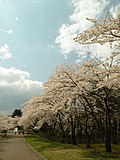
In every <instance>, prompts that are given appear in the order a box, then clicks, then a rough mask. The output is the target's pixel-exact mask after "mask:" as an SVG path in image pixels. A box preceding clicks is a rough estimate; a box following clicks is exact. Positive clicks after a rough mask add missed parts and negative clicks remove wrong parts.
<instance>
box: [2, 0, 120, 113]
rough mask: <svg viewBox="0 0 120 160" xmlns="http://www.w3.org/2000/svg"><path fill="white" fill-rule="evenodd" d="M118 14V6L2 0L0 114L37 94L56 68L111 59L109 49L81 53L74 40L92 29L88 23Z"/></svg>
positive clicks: (112, 1) (110, 0) (100, 1)
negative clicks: (90, 55) (93, 58)
mask: <svg viewBox="0 0 120 160" xmlns="http://www.w3.org/2000/svg"><path fill="white" fill-rule="evenodd" d="M86 4H87V5H86ZM88 6H89V7H88ZM119 9H120V4H119V0H86V1H85V0H0V90H1V92H0V112H4V113H10V112H12V111H13V110H14V109H15V108H19V107H20V105H21V104H22V103H24V102H25V101H27V100H28V99H29V98H31V97H32V96H34V95H37V94H39V93H40V91H41V89H42V83H43V82H44V81H47V79H48V78H49V76H50V75H52V73H53V70H54V69H55V68H56V66H58V65H60V64H63V63H71V64H75V63H80V62H81V61H84V60H85V59H86V58H87V53H88V52H91V53H93V54H95V55H96V54H97V56H99V55H101V56H107V55H109V53H110V48H109V47H108V45H105V46H102V47H101V46H96V45H95V46H93V47H88V46H86V47H83V46H80V45H78V44H77V43H75V42H74V41H73V37H75V35H76V34H77V33H80V32H82V31H83V30H85V29H87V28H89V27H91V24H89V23H88V22H87V21H86V17H90V18H96V17H101V16H103V14H104V13H105V12H106V11H109V12H110V14H111V15H113V16H114V17H115V16H116V15H117V12H118V10H119ZM103 51H104V52H105V53H106V54H104V52H103ZM101 53H102V54H101ZM11 93H12V94H11Z"/></svg>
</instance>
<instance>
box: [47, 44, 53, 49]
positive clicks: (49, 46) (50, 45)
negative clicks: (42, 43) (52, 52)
mask: <svg viewBox="0 0 120 160" xmlns="http://www.w3.org/2000/svg"><path fill="white" fill-rule="evenodd" d="M47 47H48V48H51V49H53V48H54V47H55V46H54V45H52V44H48V46H47Z"/></svg>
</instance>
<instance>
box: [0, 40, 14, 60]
mask: <svg viewBox="0 0 120 160" xmlns="http://www.w3.org/2000/svg"><path fill="white" fill-rule="evenodd" d="M9 58H12V53H11V51H10V48H9V46H8V44H7V43H5V44H4V46H2V47H0V59H9Z"/></svg>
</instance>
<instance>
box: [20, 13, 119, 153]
mask: <svg viewBox="0 0 120 160" xmlns="http://www.w3.org/2000/svg"><path fill="white" fill-rule="evenodd" d="M88 20H89V21H91V22H92V23H93V28H91V29H89V30H86V31H85V32H84V33H82V34H79V35H78V36H77V37H76V38H74V40H75V41H76V42H79V43H80V44H82V45H86V44H93V43H100V44H104V43H110V47H113V48H114V52H113V53H112V54H111V55H110V57H107V58H106V59H104V60H103V59H99V58H97V57H94V58H91V59H90V60H88V61H87V62H85V63H84V64H76V65H74V66H71V65H61V66H59V67H57V68H56V70H55V72H54V74H53V75H52V76H51V77H50V78H49V80H48V81H47V82H45V83H44V84H43V86H44V89H43V91H42V94H41V95H40V96H36V97H33V98H32V99H31V100H29V101H28V102H27V103H26V104H24V108H23V116H22V117H21V119H20V122H19V124H20V125H23V126H24V128H33V129H35V130H41V131H44V132H46V133H47V134H48V135H49V136H50V135H51V134H52V135H55V137H56V138H61V140H62V141H63V142H70V143H72V144H77V143H86V144H87V147H88V148H89V147H90V143H91V142H95V143H98V142H99V143H100V142H105V146H106V151H107V152H111V151H112V149H111V143H112V142H113V143H118V141H119V132H120V129H119V124H120V106H119V104H120V66H119V49H120V19H119V16H118V17H117V18H110V17H108V15H107V16H106V17H105V19H104V20H103V21H100V20H96V19H88ZM55 137H54V138H55Z"/></svg>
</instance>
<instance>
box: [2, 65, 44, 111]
mask: <svg viewBox="0 0 120 160" xmlns="http://www.w3.org/2000/svg"><path fill="white" fill-rule="evenodd" d="M41 89H42V82H38V81H32V80H30V74H29V73H28V72H26V71H22V70H20V69H16V68H5V67H0V97H1V98H0V110H1V111H5V110H6V109H7V110H8V112H9V111H11V110H13V109H14V107H19V105H21V104H22V103H24V102H26V101H27V100H28V99H29V98H31V97H32V96H34V95H38V94H40V92H41Z"/></svg>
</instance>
